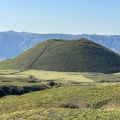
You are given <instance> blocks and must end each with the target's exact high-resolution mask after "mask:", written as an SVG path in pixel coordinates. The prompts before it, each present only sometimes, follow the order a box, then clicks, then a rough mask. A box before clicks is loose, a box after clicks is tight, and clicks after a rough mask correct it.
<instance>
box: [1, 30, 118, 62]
mask: <svg viewBox="0 0 120 120" xmlns="http://www.w3.org/2000/svg"><path fill="white" fill-rule="evenodd" d="M79 38H87V39H90V40H92V41H94V42H96V43H99V44H101V45H103V46H105V47H107V48H109V49H111V50H113V51H114V52H116V53H118V54H119V53H120V42H119V41H120V35H96V34H92V35H91V34H90V35H89V34H79V35H72V34H58V33H57V34H37V33H28V32H15V31H7V32H0V51H1V52H0V59H1V60H3V59H9V58H14V57H16V56H17V55H19V54H21V53H22V52H24V51H25V50H27V49H29V48H31V47H32V46H34V45H36V44H38V43H40V42H42V41H45V40H48V39H67V40H74V39H79ZM8 51H9V53H8Z"/></svg>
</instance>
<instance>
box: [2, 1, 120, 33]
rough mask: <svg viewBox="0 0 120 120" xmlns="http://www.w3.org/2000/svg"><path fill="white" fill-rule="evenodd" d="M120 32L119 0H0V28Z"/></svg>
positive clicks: (55, 31) (69, 31) (68, 31)
mask: <svg viewBox="0 0 120 120" xmlns="http://www.w3.org/2000/svg"><path fill="white" fill-rule="evenodd" d="M8 30H14V31H27V32H34V33H69V34H108V35H113V34H120V0H0V31H8Z"/></svg>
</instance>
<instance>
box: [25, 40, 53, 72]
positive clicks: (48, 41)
mask: <svg viewBox="0 0 120 120" xmlns="http://www.w3.org/2000/svg"><path fill="white" fill-rule="evenodd" d="M48 42H49V41H48ZM54 42H55V41H53V42H52V43H50V44H49V45H47V46H46V47H45V48H44V49H43V51H42V52H41V54H39V55H38V57H37V58H36V59H35V60H34V61H33V62H32V63H31V64H30V65H29V66H28V68H27V69H30V68H31V67H32V66H33V64H34V63H35V62H36V61H37V60H38V59H39V58H40V57H41V55H42V54H43V53H44V52H45V51H46V49H47V48H48V47H50V46H51V45H52V44H53V43H54ZM27 69H26V70H27Z"/></svg>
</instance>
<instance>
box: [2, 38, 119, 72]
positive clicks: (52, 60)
mask: <svg viewBox="0 0 120 120" xmlns="http://www.w3.org/2000/svg"><path fill="white" fill-rule="evenodd" d="M0 68H2V69H13V68H14V69H22V70H27V69H37V70H47V71H64V72H102V73H111V72H118V71H120V55H118V54H116V53H114V52H112V51H110V50H109V49H107V48H105V47H103V46H101V45H99V44H97V43H95V42H92V41H90V40H88V39H85V38H81V39H77V40H56V39H51V40H47V41H44V42H41V43H39V44H37V45H35V46H34V47H32V48H30V49H29V50H27V51H25V52H24V53H22V54H21V55H19V56H18V57H16V58H14V59H12V60H8V61H4V62H1V63H0Z"/></svg>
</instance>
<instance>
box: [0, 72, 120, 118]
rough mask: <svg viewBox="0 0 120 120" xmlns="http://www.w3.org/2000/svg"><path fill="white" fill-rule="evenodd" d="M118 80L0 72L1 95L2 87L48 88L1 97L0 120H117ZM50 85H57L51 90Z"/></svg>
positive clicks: (92, 75)
mask: <svg viewBox="0 0 120 120" xmlns="http://www.w3.org/2000/svg"><path fill="white" fill-rule="evenodd" d="M119 79H120V73H114V74H103V73H87V72H86V73H82V72H54V71H52V72H51V71H38V70H29V71H19V70H0V92H1V90H2V88H3V86H5V87H7V86H10V87H11V88H10V90H11V89H13V87H14V86H15V88H16V87H18V88H17V89H18V90H21V89H23V88H25V89H27V87H28V86H29V87H30V89H31V88H32V89H33V88H34V87H37V88H42V87H43V86H45V85H46V86H47V89H46V88H45V89H46V90H43V89H41V90H42V91H41V90H39V91H36V92H30V93H26V94H23V95H20V96H16V95H7V96H4V97H1V98H0V120H18V119H19V120H38V119H40V120H119V119H120V84H119V83H120V81H119ZM51 81H53V82H55V84H56V85H55V86H51V87H50V85H49V84H50V82H51ZM60 83H61V84H60ZM59 84H60V85H59ZM21 87H23V88H21ZM0 94H1V93H0Z"/></svg>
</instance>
